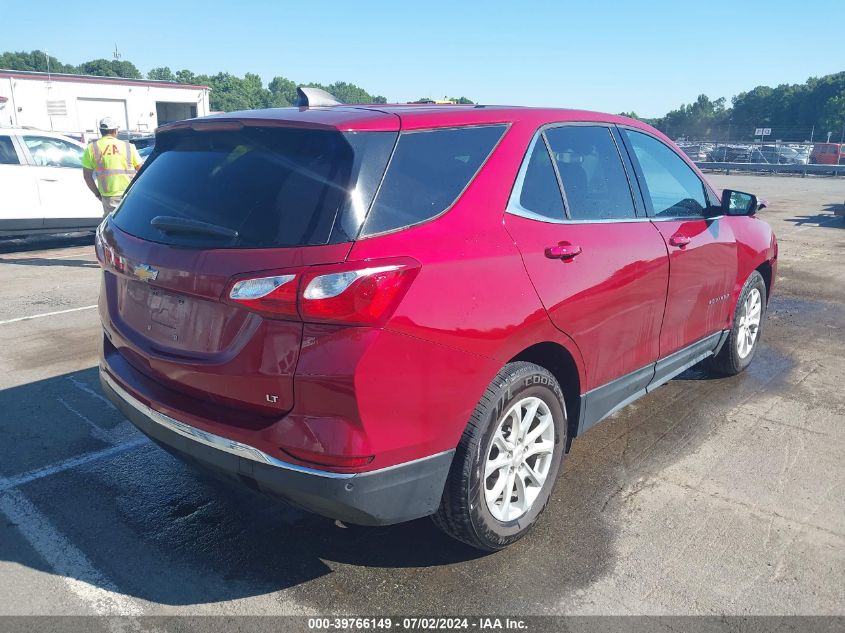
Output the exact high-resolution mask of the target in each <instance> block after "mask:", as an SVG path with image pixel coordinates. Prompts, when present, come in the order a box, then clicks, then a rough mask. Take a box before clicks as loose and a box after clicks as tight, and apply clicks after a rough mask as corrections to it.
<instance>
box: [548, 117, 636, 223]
mask: <svg viewBox="0 0 845 633" xmlns="http://www.w3.org/2000/svg"><path fill="white" fill-rule="evenodd" d="M545 134H546V138H547V139H548V140H549V147H550V148H551V150H552V154H553V155H554V157H555V163H556V164H557V170H558V173H559V174H560V180H561V183H562V184H563V191H564V194H565V195H566V205H567V209H568V211H569V217H570V219H572V220H583V221H590V220H623V219H628V218H633V217H635V215H636V214H635V212H634V200H633V198H632V197H631V188H630V186H629V184H628V177H627V176H626V175H625V169H624V168H623V167H622V159H621V158H620V157H619V150H618V149H617V148H616V143H615V141H614V140H613V136H612V135H611V132H610V129H608V128H606V127H600V126H581V125H572V126H563V127H556V128H552V129H549V130H546V132H545Z"/></svg>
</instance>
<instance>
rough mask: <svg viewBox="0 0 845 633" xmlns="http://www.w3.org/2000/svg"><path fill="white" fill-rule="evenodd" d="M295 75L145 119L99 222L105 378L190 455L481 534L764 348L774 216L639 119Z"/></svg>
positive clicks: (277, 490)
mask: <svg viewBox="0 0 845 633" xmlns="http://www.w3.org/2000/svg"><path fill="white" fill-rule="evenodd" d="M309 93H311V96H309ZM321 95H322V96H321ZM302 97H305V102H306V103H308V104H310V105H315V102H313V101H312V98H313V99H315V100H316V104H319V105H321V106H323V107H298V108H276V109H269V110H258V111H246V112H234V113H227V114H224V115H220V116H216V117H205V118H203V119H201V120H193V121H191V120H188V121H182V122H179V123H174V124H169V125H166V126H164V127H163V128H160V129H159V131H158V133H157V139H156V151H155V152H154V153H153V154H152V156H151V158H150V159H148V160H147V162H146V163H145V164H144V166H143V167H142V169H141V171H140V172H139V174H138V177H137V178H136V179H135V181H134V182H133V184H132V185H131V186H130V188H129V190H128V191H127V193H126V195H125V197H124V200H123V203H122V204H121V206H120V208H119V209H118V210H117V211H116V212H115V213H114V214H112V215H110V216H109V217H108V218H107V219H106V221H105V222H104V223H103V224H102V226H101V228H100V229H99V230H98V231H97V237H96V240H95V244H96V252H97V257H98V259H99V261H100V262H101V265H102V268H103V280H102V285H101V293H102V294H101V298H100V303H99V305H100V316H101V319H102V326H103V336H102V342H101V344H102V347H101V361H100V371H101V374H100V376H101V382H102V385H103V389H104V392H105V393H106V394H107V396H108V397H109V399H110V400H111V401H112V402H113V403H114V404H115V405H116V406H117V407H118V408H119V409H120V410H121V411H122V412H123V414H124V415H126V416H127V418H128V419H130V420H131V421H132V422H133V423H134V424H135V425H136V426H137V427H138V428H139V429H140V430H141V431H143V432H144V433H146V434H147V435H149V436H150V437H152V438H153V439H154V440H155V441H156V442H158V443H159V444H161V445H163V446H165V447H167V449H168V450H169V451H171V452H172V453H174V454H175V455H177V456H180V457H182V458H183V459H185V460H186V461H187V462H189V463H191V464H194V465H196V466H198V467H200V468H201V469H205V470H209V471H212V472H215V473H217V474H218V475H221V476H225V477H228V478H229V479H231V480H233V481H237V482H240V483H241V484H245V485H248V486H249V487H251V488H254V489H257V490H261V491H264V492H266V493H268V494H271V495H276V496H278V497H281V498H282V499H286V500H288V501H290V502H292V503H294V504H296V505H298V506H300V507H302V508H305V509H307V510H311V511H313V512H317V513H320V514H323V515H325V516H328V517H331V518H334V519H339V520H342V521H346V522H350V523H358V524H369V525H382V524H391V523H397V522H400V521H408V520H411V519H415V518H418V517H422V516H426V515H433V517H434V520H435V522H436V523H437V525H438V526H440V527H441V528H442V529H443V530H445V531H446V532H447V533H448V534H450V535H451V536H453V537H455V538H457V539H459V540H461V541H464V542H466V543H468V544H470V545H472V546H473V547H476V548H480V549H483V550H496V549H501V548H503V547H506V546H507V545H509V544H510V543H513V542H514V541H515V540H517V539H518V538H520V537H522V536H523V535H524V534H525V533H526V532H527V531H528V530H529V529H530V528H531V526H532V525H533V524H534V523H535V521H536V520H537V518H538V517H539V516H540V514H541V513H542V512H543V510H544V508H545V507H546V505H547V503H548V502H549V499H550V498H551V494H552V488H553V486H554V484H555V481H556V479H557V478H558V475H559V473H560V472H561V465H562V462H563V459H564V455H565V453H566V451H567V449H568V447H569V444H570V442H571V441H572V439H573V438H574V437H576V436H577V435H579V434H581V433H584V432H585V431H587V429H589V428H590V427H591V426H593V425H595V424H596V423H598V422H599V421H601V420H603V419H604V418H606V417H608V416H609V415H611V414H612V413H613V412H615V411H617V410H618V409H619V408H621V407H622V406H624V405H625V404H626V403H629V402H632V401H633V400H636V399H637V398H639V397H641V396H643V395H645V394H646V393H647V392H648V391H651V390H652V389H654V388H656V387H657V386H659V385H661V384H663V383H665V382H666V381H668V380H670V379H671V378H672V377H673V376H676V375H677V374H679V373H680V372H682V371H683V370H684V369H686V368H688V367H690V366H692V365H695V364H697V363H699V362H701V361H706V363H707V364H706V367H707V369H708V370H709V371H712V372H714V373H716V374H719V375H732V374H737V373H739V372H741V371H743V370H744V369H745V368H746V367H747V366H748V365H749V363H750V362H751V360H752V358H753V357H754V354H755V350H756V349H757V347H758V342H759V339H760V328H761V327H762V325H763V319H764V316H765V312H766V305H767V299H768V296H769V295H770V294H771V290H772V285H773V283H774V279H775V275H776V268H777V243H776V240H775V236H774V234H773V233H772V230H771V228H770V227H769V226H768V225H767V224H766V223H765V222H763V221H762V220H760V219H758V218H757V217H756V215H755V212H756V211H757V209H758V208H759V206H760V205H759V204H758V201H757V199H756V198H755V197H754V196H753V195H750V194H745V193H741V192H735V191H724V192H722V195H721V199H720V197H719V195H718V194H717V193H716V192H715V191H714V190H713V189H712V188H711V186H710V185H709V184H708V183H707V181H706V180H705V179H704V177H703V176H702V175H701V173H700V172H699V171H698V169H697V168H696V167H695V165H694V164H693V163H692V162H691V161H690V160H689V158H687V157H686V156H685V155H684V154H683V153H682V152H680V151H679V150H678V148H677V147H676V146H675V145H674V144H673V143H672V142H671V141H669V140H668V139H667V138H666V137H665V136H664V135H662V134H661V133H660V132H658V131H657V130H655V129H653V128H652V127H650V126H648V125H646V124H644V123H642V122H640V121H635V120H633V119H628V118H625V117H621V116H614V115H606V114H599V113H595V112H582V111H574V110H557V109H539V108H515V107H476V106H459V105H446V106H437V105H423V106H416V105H400V106H389V105H378V106H344V105H339V104H337V102H336V101H335V100H332V99H331V96H330V95H326V93H323V92H322V91H317V90H315V89H308V92H305V91H304V90H302V89H301V98H302ZM331 104H335V105H331ZM683 406H684V407H686V408H688V407H689V406H695V405H694V403H693V404H692V405H691V404H690V403H683ZM287 545H288V546H289V545H290V544H289V543H288V544H287Z"/></svg>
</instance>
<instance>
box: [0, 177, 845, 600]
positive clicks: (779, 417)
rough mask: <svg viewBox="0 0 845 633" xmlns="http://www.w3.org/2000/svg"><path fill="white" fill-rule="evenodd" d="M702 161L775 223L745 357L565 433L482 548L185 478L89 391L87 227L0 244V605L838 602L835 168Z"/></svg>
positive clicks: (841, 493) (839, 228) (844, 238)
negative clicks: (810, 172) (767, 296)
mask: <svg viewBox="0 0 845 633" xmlns="http://www.w3.org/2000/svg"><path fill="white" fill-rule="evenodd" d="M711 180H712V181H713V182H714V184H715V185H716V186H717V187H731V188H735V189H739V190H747V191H754V192H757V193H759V195H761V196H762V197H764V198H767V199H768V200H769V202H770V204H771V206H770V208H768V209H766V210H764V211H763V212H762V213H761V217H763V218H764V219H766V220H767V221H769V222H770V223H771V224H772V225H773V227H774V228H775V230H776V232H777V234H778V237H779V240H780V245H781V249H780V270H779V278H778V280H777V282H776V290H775V296H774V297H773V298H772V301H771V304H770V308H769V314H768V322H767V323H766V325H765V328H764V331H763V346H762V347H761V348H760V349H759V350H758V354H757V357H756V359H755V361H754V363H753V364H752V366H751V368H750V369H749V371H747V372H746V373H745V374H743V375H740V376H737V377H734V378H730V379H709V378H707V377H705V376H704V375H703V374H701V373H699V372H697V371H696V370H690V371H688V372H686V373H685V374H684V375H682V376H681V377H680V378H678V379H675V380H673V381H671V382H670V383H669V384H667V385H666V386H664V387H661V388H660V389H658V390H657V391H656V392H655V393H653V394H652V395H650V396H648V397H647V398H646V399H643V400H640V401H639V402H637V403H635V404H634V405H632V406H629V407H628V408H626V409H624V410H623V411H621V412H620V413H617V414H616V415H615V416H614V417H613V418H612V419H610V420H608V421H606V422H605V423H603V424H601V425H599V426H598V427H596V428H594V429H593V430H591V431H590V432H589V433H587V434H585V435H584V436H583V437H581V438H579V439H578V440H576V442H575V443H574V444H573V447H572V451H571V453H570V455H569V456H568V459H567V461H566V464H565V467H564V472H563V475H562V477H561V479H560V480H559V482H558V484H557V488H556V490H555V493H554V497H553V500H552V502H551V503H550V506H549V508H548V511H547V513H546V515H545V517H544V519H543V520H542V521H541V523H540V524H539V525H538V526H537V528H536V529H535V530H534V532H533V533H532V534H531V535H530V536H529V537H528V538H526V539H524V540H523V541H521V542H519V543H518V544H516V545H515V546H513V547H511V548H510V549H508V550H506V551H503V552H499V553H497V554H492V555H481V554H479V553H478V552H475V551H473V550H470V549H467V548H466V547H464V546H463V545H460V544H458V543H456V542H453V541H451V540H449V539H448V538H447V537H445V536H443V535H442V534H441V533H440V532H439V531H438V530H437V529H436V528H435V527H434V526H433V525H432V524H431V523H430V522H429V521H428V520H420V521H416V522H413V523H409V524H405V525H399V526H393V527H389V528H359V527H343V526H340V525H336V524H335V523H334V522H332V521H329V520H325V519H322V518H319V517H315V516H311V515H307V514H305V513H303V512H300V511H298V510H296V509H292V508H289V507H286V506H284V505H280V504H279V503H277V502H275V501H273V500H270V499H267V498H263V497H259V496H256V495H254V494H253V493H251V492H248V491H246V490H240V489H228V488H220V487H219V486H218V484H215V483H210V482H208V481H206V480H204V479H202V478H201V477H199V476H198V475H196V474H194V473H193V472H192V471H190V470H189V469H188V468H187V467H185V466H183V465H182V464H181V463H180V462H177V461H176V460H174V459H173V458H171V457H170V456H168V455H167V454H165V453H164V452H163V451H161V450H160V449H158V448H157V447H156V446H154V445H152V444H151V443H150V442H148V441H147V440H146V439H144V438H143V437H142V436H140V434H139V433H138V432H136V431H135V430H134V428H133V427H132V426H131V425H130V424H129V423H128V422H127V421H125V420H124V419H123V418H122V417H121V416H120V415H119V414H118V413H117V412H116V411H115V409H114V408H113V407H112V406H111V405H110V404H109V403H108V402H107V401H106V400H105V399H104V398H103V397H102V395H101V393H100V390H99V384H98V378H97V369H96V366H97V346H98V339H99V337H100V336H101V334H100V328H99V320H98V314H97V311H96V309H95V308H94V304H95V303H96V301H97V291H98V283H99V269H98V267H97V265H96V261H95V259H94V255H93V247H92V246H91V240H90V239H87V238H86V239H82V240H75V241H70V242H68V241H64V240H58V241H57V240H53V241H37V242H34V243H12V244H8V243H7V244H0V434H2V435H0V437H2V440H3V441H2V442H0V614H4V615H28V614H50V615H59V614H69V615H85V614H130V615H140V614H144V615H167V614H199V615H202V614H225V615H240V614H250V615H269V614H325V613H337V614H350V613H356V614H365V615H374V614H396V613H416V614H427V615H439V614H444V613H461V614H487V613H498V614H514V615H519V614H550V613H553V614H558V613H577V614H629V613H635V614H743V615H746V614H796V615H806V614H838V615H843V614H845V601H843V596H845V431H844V430H843V429H845V389H843V381H845V223H843V220H842V218H841V217H838V218H837V217H834V215H833V210H834V208H835V205H841V204H842V203H843V201H844V200H845V180H843V179H823V178H789V177H756V176H718V175H714V176H711ZM29 317H35V318H29Z"/></svg>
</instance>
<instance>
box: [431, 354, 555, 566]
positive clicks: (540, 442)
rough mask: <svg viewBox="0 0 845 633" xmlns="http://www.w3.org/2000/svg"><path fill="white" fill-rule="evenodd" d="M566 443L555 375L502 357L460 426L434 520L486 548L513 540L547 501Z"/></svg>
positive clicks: (480, 547)
mask: <svg viewBox="0 0 845 633" xmlns="http://www.w3.org/2000/svg"><path fill="white" fill-rule="evenodd" d="M565 442H566V409H565V407H564V400H563V393H562V392H561V389H560V385H559V384H558V382H557V380H556V379H555V377H554V376H553V375H552V374H551V373H549V372H548V371H547V370H546V369H544V368H542V367H540V366H538V365H535V364H533V363H527V362H522V361H520V362H515V363H509V364H508V365H506V366H505V367H504V368H503V369H502V370H501V371H500V372H499V373H498V375H497V376H496V378H494V379H493V382H492V383H490V386H489V387H488V388H487V390H486V391H485V392H484V395H483V396H482V398H481V401H480V402H479V403H478V406H476V408H475V411H474V412H473V414H472V417H471V418H470V421H469V424H467V428H466V430H465V431H464V434H463V437H462V438H461V441H460V443H459V444H458V449H457V451H456V453H455V458H454V461H453V462H452V469H451V471H450V473H449V478H448V480H447V482H446V488H445V490H444V492H443V499H442V500H441V503H440V508H439V509H438V511H437V513H436V514H435V515H434V517H433V519H434V522H435V523H436V524H437V525H438V526H439V527H440V528H441V529H442V530H443V531H445V532H446V533H447V534H449V535H450V536H452V537H454V538H456V539H458V540H460V541H463V542H464V543H468V544H469V545H472V546H473V547H476V548H478V549H482V550H487V551H493V550H498V549H502V548H504V547H506V546H508V545H510V544H511V543H513V542H514V541H516V540H518V539H520V538H521V537H523V536H524V535H525V534H526V533H527V532H528V530H529V529H530V528H531V526H532V525H534V523H535V522H536V520H537V518H538V517H539V516H540V514H541V513H542V512H543V510H544V509H545V507H546V505H547V504H548V502H549V498H550V497H551V492H552V488H553V487H554V482H555V479H556V478H557V475H558V472H559V471H560V466H561V463H562V461H563V453H564V451H563V447H564V445H565Z"/></svg>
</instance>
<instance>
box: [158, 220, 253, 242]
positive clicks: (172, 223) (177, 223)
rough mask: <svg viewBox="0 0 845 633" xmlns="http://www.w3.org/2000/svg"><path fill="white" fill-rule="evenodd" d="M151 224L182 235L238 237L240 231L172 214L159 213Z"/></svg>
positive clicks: (164, 230)
mask: <svg viewBox="0 0 845 633" xmlns="http://www.w3.org/2000/svg"><path fill="white" fill-rule="evenodd" d="M150 225H152V226H154V227H155V228H157V229H158V230H159V231H161V232H162V233H169V234H182V235H209V236H211V237H228V238H230V239H236V238H237V237H238V232H237V231H236V230H235V229H230V228H229V227H226V226H220V225H219V224H209V223H208V222H200V221H199V220H190V219H188V218H176V217H173V216H171V215H157V216H156V217H154V218H153V219H152V220H150Z"/></svg>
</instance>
